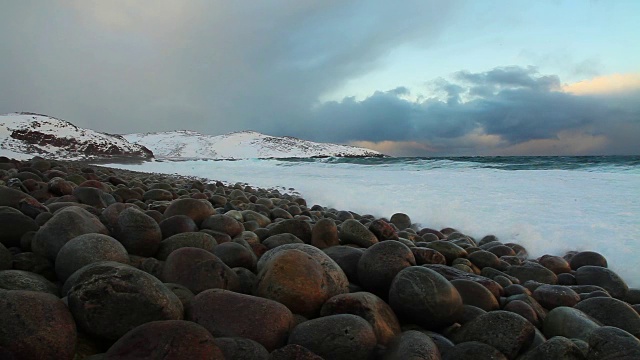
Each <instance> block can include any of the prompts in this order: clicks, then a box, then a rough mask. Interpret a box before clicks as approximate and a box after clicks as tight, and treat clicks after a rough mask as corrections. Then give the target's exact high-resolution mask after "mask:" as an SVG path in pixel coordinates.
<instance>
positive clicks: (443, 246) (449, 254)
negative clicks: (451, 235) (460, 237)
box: [425, 240, 468, 264]
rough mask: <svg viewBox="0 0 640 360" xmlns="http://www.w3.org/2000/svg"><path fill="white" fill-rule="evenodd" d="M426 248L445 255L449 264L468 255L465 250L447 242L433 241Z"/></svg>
mask: <svg viewBox="0 0 640 360" xmlns="http://www.w3.org/2000/svg"><path fill="white" fill-rule="evenodd" d="M425 246H426V247H428V248H430V249H434V250H436V251H438V252H439V253H441V254H442V255H444V257H445V258H446V259H447V264H451V263H453V260H455V259H457V258H466V257H467V255H468V254H467V251H466V250H465V249H463V248H461V247H460V246H458V245H456V244H454V243H452V242H449V241H446V240H437V241H432V242H430V243H428V244H427V245H425Z"/></svg>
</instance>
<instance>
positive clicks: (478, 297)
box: [451, 279, 500, 311]
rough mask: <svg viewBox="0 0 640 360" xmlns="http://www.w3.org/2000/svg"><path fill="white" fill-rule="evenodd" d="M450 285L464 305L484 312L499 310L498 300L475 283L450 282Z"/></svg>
mask: <svg viewBox="0 0 640 360" xmlns="http://www.w3.org/2000/svg"><path fill="white" fill-rule="evenodd" d="M451 284H452V285H453V286H454V287H455V288H456V290H458V293H459V294H460V296H461V297H462V303H463V304H465V305H472V306H476V307H478V308H480V309H482V310H484V311H493V310H497V309H499V308H500V305H499V304H498V300H497V299H496V297H495V296H493V294H492V293H491V292H490V291H489V290H488V289H487V288H486V287H484V286H482V285H480V284H478V283H477V282H474V281H471V280H465V279H457V280H451Z"/></svg>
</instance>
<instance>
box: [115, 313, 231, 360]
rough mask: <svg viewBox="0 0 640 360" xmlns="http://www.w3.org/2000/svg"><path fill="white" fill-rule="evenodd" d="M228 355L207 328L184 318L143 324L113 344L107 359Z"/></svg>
mask: <svg viewBox="0 0 640 360" xmlns="http://www.w3.org/2000/svg"><path fill="white" fill-rule="evenodd" d="M224 358H225V357H224V355H223V353H222V351H221V350H220V348H219V347H218V346H217V345H216V343H215V340H214V338H213V336H211V334H210V333H209V332H208V331H207V329H205V328H204V327H202V326H200V325H198V324H196V323H193V322H190V321H183V320H164V321H151V322H148V323H146V324H142V325H140V326H138V327H136V328H134V329H132V330H130V331H129V332H127V333H126V334H124V336H122V337H121V338H120V339H118V341H116V342H115V343H114V344H113V345H111V347H110V348H109V350H108V351H107V353H106V356H105V359H107V360H136V359H140V360H143V359H144V360H146V359H163V360H182V359H209V360H216V359H220V360H223V359H224Z"/></svg>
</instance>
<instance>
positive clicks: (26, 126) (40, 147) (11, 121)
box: [0, 113, 142, 160]
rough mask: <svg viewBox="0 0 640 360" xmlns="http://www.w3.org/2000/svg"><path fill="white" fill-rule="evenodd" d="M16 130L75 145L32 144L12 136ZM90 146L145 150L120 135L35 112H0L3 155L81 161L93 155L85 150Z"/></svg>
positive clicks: (124, 150) (0, 147) (0, 151)
mask: <svg viewBox="0 0 640 360" xmlns="http://www.w3.org/2000/svg"><path fill="white" fill-rule="evenodd" d="M16 130H22V131H30V132H38V133H42V134H45V135H51V136H52V137H54V138H55V139H59V140H67V141H69V142H70V143H73V144H74V146H75V148H73V147H66V148H65V147H58V146H55V145H52V144H31V143H28V142H26V141H23V140H20V139H15V138H12V137H11V134H12V133H13V132H14V131H16ZM89 145H93V146H96V147H98V148H104V149H106V148H108V147H110V146H116V147H118V148H119V149H121V150H122V151H123V152H124V153H136V152H141V151H142V150H141V147H140V146H138V145H135V144H131V143H129V142H128V141H127V140H125V139H123V138H120V137H118V136H113V135H109V134H103V133H100V132H97V131H93V130H90V129H83V128H79V127H77V126H75V125H73V124H71V123H69V122H67V121H64V120H60V119H56V118H54V117H50V116H46V115H38V114H32V113H11V114H5V115H0V155H2V156H7V157H13V158H20V159H24V157H25V156H28V158H31V157H33V155H40V156H44V157H50V158H55V159H65V160H79V159H85V158H87V157H91V156H87V155H86V154H84V153H83V150H84V149H86V147H87V146H89Z"/></svg>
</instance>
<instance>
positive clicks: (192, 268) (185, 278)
mask: <svg viewBox="0 0 640 360" xmlns="http://www.w3.org/2000/svg"><path fill="white" fill-rule="evenodd" d="M161 278H162V280H163V281H164V282H168V283H176V284H180V285H183V286H185V287H187V288H188V289H189V290H191V291H192V292H193V293H194V294H198V293H200V292H202V291H204V290H207V289H229V290H233V291H236V290H239V289H240V281H239V279H238V276H237V275H236V274H235V272H233V270H231V268H229V267H228V266H227V265H226V264H225V263H224V262H222V260H220V259H219V258H218V257H217V256H215V255H213V254H212V253H210V252H208V251H206V250H203V249H198V248H192V247H184V248H180V249H177V250H175V251H173V252H172V253H171V254H169V256H168V257H167V260H166V261H165V263H164V267H163V269H162V276H161Z"/></svg>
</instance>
